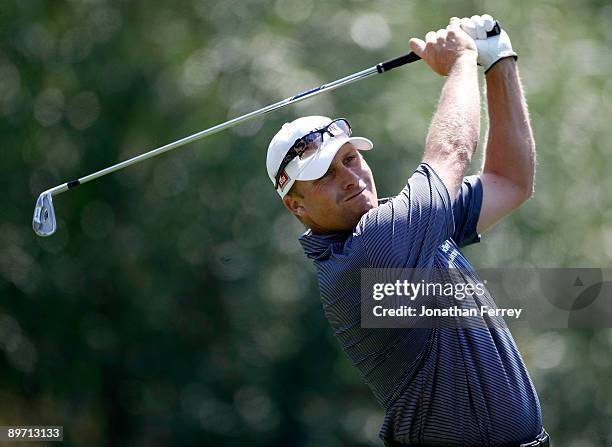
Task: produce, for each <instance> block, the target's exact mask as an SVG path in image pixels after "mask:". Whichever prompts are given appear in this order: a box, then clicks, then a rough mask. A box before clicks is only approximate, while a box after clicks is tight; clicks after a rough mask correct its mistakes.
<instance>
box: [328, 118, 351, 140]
mask: <svg viewBox="0 0 612 447" xmlns="http://www.w3.org/2000/svg"><path fill="white" fill-rule="evenodd" d="M328 129H329V131H330V132H331V133H332V135H333V136H335V137H337V136H339V135H348V136H351V126H350V125H349V123H348V121H347V120H345V119H339V120H336V121H334V122H333V123H331V124H330V125H329V127H328Z"/></svg>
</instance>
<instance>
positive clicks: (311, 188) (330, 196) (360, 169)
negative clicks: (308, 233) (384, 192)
mask: <svg viewBox="0 0 612 447" xmlns="http://www.w3.org/2000/svg"><path fill="white" fill-rule="evenodd" d="M299 192H300V194H301V196H302V198H303V200H302V205H303V210H302V212H303V215H302V216H301V217H302V218H303V219H304V220H305V222H306V223H307V224H308V225H309V227H310V228H311V229H312V230H313V231H315V232H332V231H349V230H352V229H353V228H354V227H355V225H357V222H359V219H360V218H361V216H363V215H364V214H365V213H366V212H367V211H368V210H370V209H372V208H374V207H376V206H378V197H377V195H376V186H375V185H374V178H373V177H372V171H371V170H370V167H369V166H368V164H367V163H366V161H365V160H364V159H363V157H362V156H361V154H360V152H359V151H358V150H357V149H355V148H354V147H353V145H351V144H350V143H347V144H345V145H344V146H342V148H340V150H339V151H338V153H336V156H335V157H334V160H333V161H332V163H331V165H330V167H329V169H328V170H327V173H326V174H325V175H324V176H323V177H321V178H319V179H317V180H312V181H305V182H300V185H299Z"/></svg>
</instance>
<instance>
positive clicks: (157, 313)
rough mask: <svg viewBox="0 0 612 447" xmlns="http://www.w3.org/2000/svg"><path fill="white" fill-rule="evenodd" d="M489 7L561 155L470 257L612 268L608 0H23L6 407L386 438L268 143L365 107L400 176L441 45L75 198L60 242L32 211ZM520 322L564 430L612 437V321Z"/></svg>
mask: <svg viewBox="0 0 612 447" xmlns="http://www.w3.org/2000/svg"><path fill="white" fill-rule="evenodd" d="M483 12H489V13H491V14H492V15H494V16H495V17H498V18H500V19H501V20H502V23H503V25H504V27H505V28H506V29H507V30H508V32H509V34H510V37H511V38H512V42H513V45H514V48H515V50H516V51H517V52H518V53H519V56H520V59H519V63H520V68H521V74H522V78H523V81H524V84H525V88H526V91H527V97H528V101H529V105H530V112H531V117H532V120H533V126H534V131H535V136H536V140H537V143H538V161H539V163H538V173H537V185H536V195H535V197H534V198H533V199H532V200H530V201H529V202H528V203H527V204H526V205H524V206H523V207H522V208H521V209H520V210H519V211H517V212H516V213H514V214H513V215H512V216H511V217H509V218H508V219H506V220H505V221H504V222H502V223H500V224H499V225H497V226H496V227H495V228H494V229H492V230H491V231H490V232H489V233H488V234H486V235H485V236H484V237H483V242H482V243H481V244H479V245H477V246H473V247H470V248H469V249H468V250H467V254H468V256H469V257H470V258H471V259H472V261H473V262H474V264H475V265H477V266H480V267H503V266H520V267H529V266H538V267H555V266H560V267H563V266H567V267H591V266H594V267H607V266H609V265H610V257H611V256H612V226H611V224H610V222H611V220H612V219H611V218H612V206H611V205H612V203H611V202H612V199H611V198H610V192H611V190H612V176H610V171H611V170H612V154H611V152H612V151H611V147H610V141H612V125H611V124H612V102H611V101H610V100H611V96H612V80H611V78H610V73H611V72H612V56H611V55H612V52H611V51H610V47H611V42H612V31H611V30H612V6H611V5H610V4H608V3H607V2H604V1H591V2H588V1H578V2H575V1H570V0H560V1H546V2H528V1H518V2H514V1H513V2H507V1H503V0H491V1H453V2H450V1H446V2H444V1H433V2H432V1H429V2H420V3H417V2H408V1H339V0H330V1H325V2H323V1H314V0H300V1H298V0H277V1H255V0H249V1H247V0H244V1H233V0H232V1H217V2H213V1H196V0H180V1H173V2H159V1H157V2H155V1H148V2H145V1H127V0H124V1H114V2H112V1H104V0H88V1H76V0H73V1H59V0H58V1H49V2H45V1H27V0H26V1H8V0H5V1H2V2H1V3H0V157H1V158H0V191H1V194H0V200H1V201H2V202H1V206H0V210H1V211H0V212H1V217H0V296H1V299H0V425H9V424H29V425H35V424H37V425H42V424H49V425H56V424H57V425H63V426H64V428H65V437H66V442H65V445H87V446H97V445H131V446H147V445H181V446H195V445H223V446H242V445H252V446H272V445H274V446H288V445H291V446H304V447H305V446H345V445H354V446H366V445H380V442H379V441H378V440H377V431H378V427H379V426H380V424H381V422H382V417H383V413H382V410H381V409H380V408H379V407H378V406H377V404H376V403H375V401H374V398H373V397H372V396H371V394H370V392H369V390H368V389H367V387H366V386H365V385H364V384H363V383H362V381H361V379H360V377H359V375H358V373H357V371H356V370H354V369H353V368H352V367H351V366H350V363H349V362H348V360H347V359H346V358H345V357H344V354H343V353H342V352H341V351H340V349H339V347H338V346H337V344H336V342H335V340H334V338H333V335H332V333H331V330H330V329H329V328H328V325H327V322H326V321H325V319H324V316H323V313H322V310H321V306H320V303H319V298H318V290H317V285H316V281H315V273H314V268H313V267H312V266H311V265H310V263H309V261H307V260H306V259H305V257H304V256H303V254H302V253H301V248H300V246H299V244H298V243H297V241H296V237H297V236H298V235H299V233H300V231H301V228H300V226H299V223H298V222H297V221H296V220H295V219H293V218H292V217H291V216H290V215H289V214H288V213H287V212H286V211H284V209H283V207H282V206H281V204H280V202H279V200H278V197H277V195H276V193H275V192H274V190H273V188H272V187H271V184H270V182H269V180H268V178H267V176H266V173H265V151H266V147H267V144H268V142H269V140H270V138H271V137H272V136H273V134H274V133H275V132H276V130H277V129H278V128H279V127H280V125H282V123H284V122H286V121H290V120H292V119H294V118H296V117H298V116H301V115H305V114H322V115H328V116H332V117H337V116H344V117H347V118H348V119H349V120H350V121H351V124H352V125H353V128H354V130H355V133H356V134H357V135H363V136H367V137H369V138H371V139H372V140H373V141H374V143H375V150H374V151H372V152H371V153H369V154H368V155H367V156H368V160H369V162H370V165H371V166H372V168H373V171H374V174H375V178H376V180H377V186H378V189H379V193H380V195H381V196H384V195H391V194H394V193H396V192H397V191H399V189H401V187H402V185H403V184H404V183H405V181H406V179H407V177H408V176H409V175H410V174H411V172H412V171H413V170H414V168H415V167H416V165H417V163H418V161H419V160H420V156H421V154H422V151H423V142H424V139H425V135H426V132H427V127H428V124H429V121H430V119H431V116H432V114H433V112H434V110H435V106H436V102H437V99H438V95H439V91H440V88H441V86H442V84H443V81H444V80H443V78H440V77H438V76H437V75H435V74H434V73H433V72H432V71H431V70H430V69H429V68H428V67H427V66H426V65H425V64H422V63H417V64H413V65H410V66H409V67H406V68H404V69H402V70H396V71H393V72H391V73H389V74H386V75H384V76H377V77H374V78H370V79H368V80H364V81H361V82H360V83H359V84H355V85H352V86H349V87H345V88H343V89H341V90H337V91H335V92H331V93H326V94H325V95H322V96H320V97H318V98H316V99H312V100H308V101H306V102H303V103H300V104H298V105H294V106H291V107H288V108H286V109H283V110H282V111H278V112H275V113H273V114H271V115H269V116H267V117H265V119H259V120H256V121H253V122H251V123H248V124H245V125H242V126H240V127H237V128H235V129H233V130H231V131H227V132H225V133H222V134H219V135H216V136H213V137H210V138H207V139H205V140H203V141H201V142H198V143H195V144H193V145H191V146H190V147H187V148H183V149H180V150H178V151H176V152H174V153H172V154H166V155H163V156H160V157H158V158H156V159H154V160H150V161H147V162H144V163H142V164H140V165H138V166H135V167H131V168H128V169H126V170H125V171H122V172H120V173H117V174H113V175H111V176H108V177H105V178H103V179H100V180H97V181H96V182H94V183H91V184H88V185H86V186H82V187H79V188H78V189H76V190H74V191H72V192H70V193H66V194H62V195H60V196H57V197H56V200H55V205H56V212H57V214H58V223H59V228H58V231H57V233H56V234H55V235H54V236H53V237H51V238H47V239H42V238H39V237H37V236H35V235H34V233H33V232H32V230H31V226H30V222H31V218H32V211H33V207H34V202H35V199H36V197H37V196H38V194H39V193H40V192H41V191H43V190H44V189H47V188H50V187H52V186H55V185H57V184H60V183H63V182H65V181H68V180H71V179H73V178H75V177H79V176H83V175H86V174H89V173H91V172H94V171H97V170H99V169H101V168H104V167H106V166H109V165H111V164H114V163H116V162H118V161H120V160H124V159H126V158H128V157H130V156H133V155H136V154H139V153H141V152H144V151H146V150H149V149H151V148H154V147H157V146H160V145H162V144H165V143H167V142H169V141H173V140H175V139H178V138H180V137H183V136H185V135H187V134H190V133H193V132H196V131H198V130H201V129H204V128H207V127H210V126H212V125H214V124H217V123H220V122H223V121H225V120H227V119H229V118H232V117H235V116H238V115H241V114H243V113H246V112H248V111H251V110H254V109H256V108H259V107H262V106H264V105H267V104H269V103H272V102H276V101H278V100H280V99H283V98H285V97H287V96H291V95H293V94H296V93H298V92H301V91H303V90H306V89H309V88H312V87H314V86H317V85H319V84H321V83H323V82H329V81H332V80H334V79H337V78H340V77H342V76H345V75H347V74H350V73H353V72H355V71H359V70H361V69H363V68H367V67H370V66H372V65H374V64H375V63H377V62H379V61H381V60H384V59H388V58H391V57H394V56H397V55H399V54H402V53H404V52H406V51H408V39H409V38H410V37H413V36H423V35H424V34H425V33H426V32H427V31H429V30H430V29H432V28H433V29H438V28H440V27H443V26H445V25H446V23H447V21H448V17H450V16H452V15H457V16H465V15H471V14H475V13H483ZM484 107H485V106H484V103H483V111H485V108H484ZM483 116H484V115H483ZM485 127H486V126H483V135H484V129H485ZM479 153H481V152H479ZM479 163H480V162H479V160H477V161H476V162H475V163H474V164H475V166H474V169H473V171H474V172H475V171H476V170H477V168H478V165H479ZM535 299H537V297H536V298H535ZM514 335H515V338H516V340H517V343H518V345H519V348H520V350H521V352H522V354H523V357H524V359H525V361H526V363H527V365H528V367H529V370H530V372H531V374H532V377H533V380H534V382H535V384H536V387H537V390H538V392H539V395H540V398H541V402H542V407H543V416H544V422H545V425H546V427H547V428H548V429H549V431H550V432H551V433H553V435H554V438H555V441H556V443H555V445H556V446H573V447H588V446H598V447H599V446H609V445H612V429H611V426H612V424H611V421H612V399H611V397H612V382H611V377H612V355H611V354H612V352H611V346H612V331H611V330H609V329H606V330H602V329H598V330H580V331H578V330H560V331H548V330H546V331H545V330H538V329H537V328H534V329H529V330H527V329H523V330H520V331H515V333H514ZM457 417H458V418H460V417H461V415H457Z"/></svg>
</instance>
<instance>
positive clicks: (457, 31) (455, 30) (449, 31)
mask: <svg viewBox="0 0 612 447" xmlns="http://www.w3.org/2000/svg"><path fill="white" fill-rule="evenodd" d="M460 24H461V21H460V20H459V19H458V18H457V17H453V18H452V19H450V24H449V25H448V26H447V27H446V29H441V30H438V31H437V32H436V31H430V32H428V33H427V34H426V35H425V41H423V40H421V39H416V38H412V39H410V48H412V51H414V52H415V53H416V54H417V55H418V56H420V57H421V59H423V60H424V61H425V62H427V64H428V65H429V66H430V67H431V68H432V69H433V71H435V72H436V73H438V74H440V75H442V76H448V74H449V72H450V70H451V68H453V66H454V65H455V63H456V62H457V61H458V60H459V59H460V58H463V57H468V58H473V59H474V62H476V58H477V57H478V50H477V49H476V44H475V43H474V40H473V39H472V38H471V37H470V36H469V35H468V34H467V33H466V32H465V31H463V30H462V29H461V26H460Z"/></svg>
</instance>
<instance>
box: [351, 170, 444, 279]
mask: <svg viewBox="0 0 612 447" xmlns="http://www.w3.org/2000/svg"><path fill="white" fill-rule="evenodd" d="M453 232H454V222H453V209H452V204H451V200H450V196H449V194H448V190H447V189H446V186H445V185H444V182H442V180H441V179H440V177H438V175H437V174H436V173H435V171H434V170H433V169H432V168H431V167H430V166H429V165H428V164H426V163H421V164H420V165H419V167H418V168H417V170H416V171H415V172H414V174H413V175H412V176H411V177H410V178H409V179H408V183H407V184H406V186H405V187H404V189H402V191H401V192H400V193H399V194H398V195H397V196H395V197H393V198H392V199H390V200H388V201H387V202H385V203H383V204H381V205H379V206H378V207H376V208H374V209H372V210H370V211H369V212H368V213H366V214H365V215H364V216H363V217H362V218H361V220H360V222H359V224H358V225H357V228H356V229H355V233H354V234H353V239H354V242H358V243H362V244H363V245H364V248H365V250H366V253H367V256H368V264H369V265H370V266H372V267H390V268H420V267H431V266H432V265H433V261H434V256H435V253H436V250H437V249H438V247H439V246H440V244H442V243H443V242H444V241H445V240H447V239H449V238H451V237H452V235H453Z"/></svg>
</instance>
